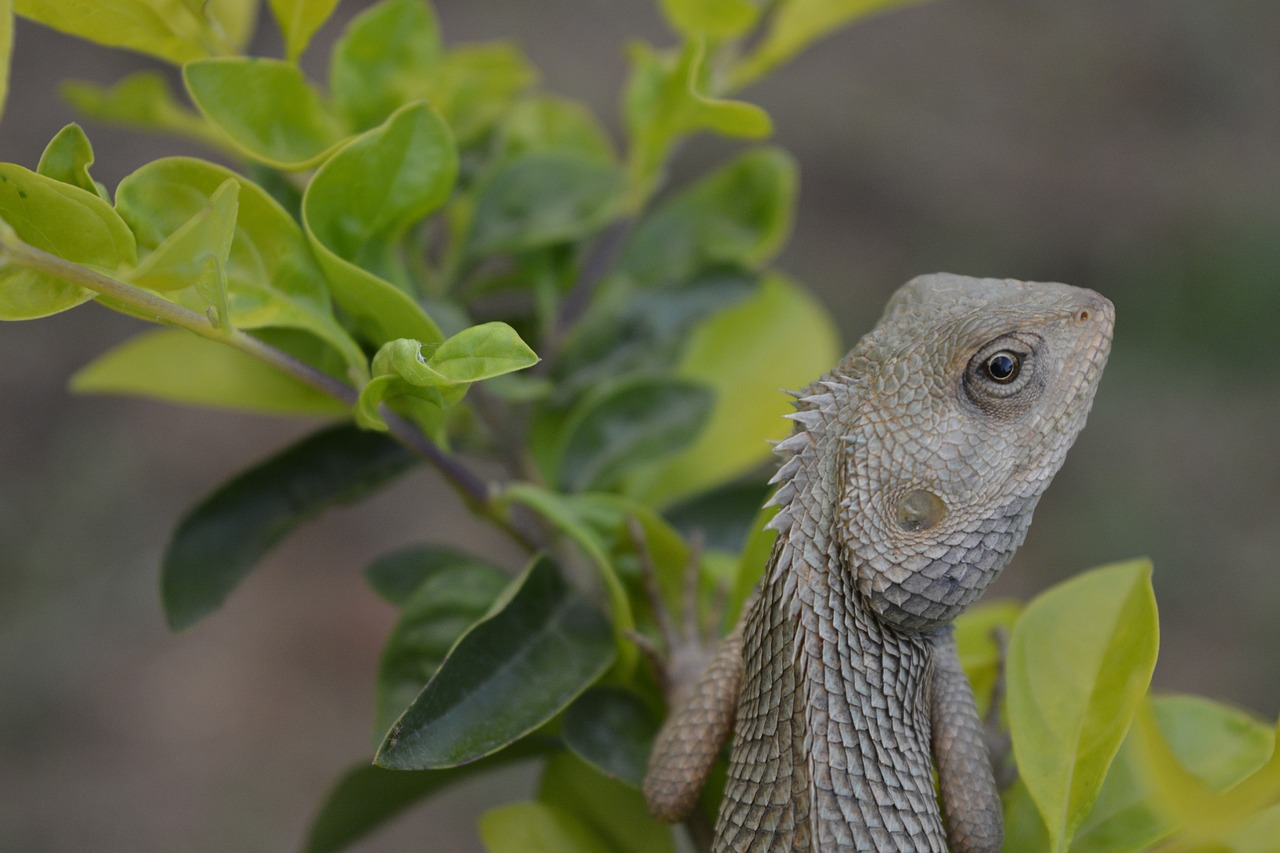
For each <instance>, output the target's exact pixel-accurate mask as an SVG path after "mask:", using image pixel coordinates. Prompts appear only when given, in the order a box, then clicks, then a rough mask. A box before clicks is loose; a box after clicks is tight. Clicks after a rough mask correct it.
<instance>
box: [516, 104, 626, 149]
mask: <svg viewBox="0 0 1280 853" xmlns="http://www.w3.org/2000/svg"><path fill="white" fill-rule="evenodd" d="M497 136H498V141H497V146H496V152H495V155H494V156H495V157H497V158H498V159H499V160H509V159H511V158H514V157H518V156H520V155H521V154H545V153H548V152H552V151H554V152H559V153H564V154H576V155H577V156H579V157H585V158H588V159H591V160H599V161H602V162H606V163H612V162H613V161H614V159H615V158H616V156H617V154H616V152H615V151H614V147H613V141H612V140H611V139H610V138H609V134H608V133H607V132H606V131H605V129H604V128H603V127H601V126H600V122H599V121H597V120H596V117H595V115H593V114H592V112H591V110H589V109H587V108H586V107H585V106H584V105H582V104H581V103H579V102H578V101H572V100H569V99H567V98H560V97H556V96H554V95H546V94H538V95H533V96H531V97H528V98H526V99H524V100H522V101H520V102H519V103H518V104H516V105H515V106H514V107H512V108H511V111H510V112H509V113H507V115H506V117H505V118H504V119H503V121H502V125H501V127H499V128H498V134H497Z"/></svg>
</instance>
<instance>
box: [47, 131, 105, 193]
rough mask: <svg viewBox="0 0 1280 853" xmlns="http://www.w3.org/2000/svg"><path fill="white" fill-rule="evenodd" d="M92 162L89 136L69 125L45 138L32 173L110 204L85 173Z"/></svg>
mask: <svg viewBox="0 0 1280 853" xmlns="http://www.w3.org/2000/svg"><path fill="white" fill-rule="evenodd" d="M92 165H93V146H92V145H90V144H89V137H87V136H85V134H84V130H83V129H82V128H81V127H80V125H78V124H69V125H67V126H66V127H64V128H62V130H60V131H58V132H57V134H56V135H55V136H54V137H53V139H51V140H49V144H48V145H46V146H45V149H44V153H43V154H41V155H40V165H38V166H36V172H38V173H39V174H41V175H44V176H45V177H48V178H53V179H54V180H56V181H62V182H63V183H64V184H71V186H73V187H79V188H80V189H82V190H84V191H85V192H89V193H93V194H94V195H96V196H97V197H98V198H100V199H102V200H103V201H105V202H107V203H108V204H110V203H111V200H110V199H109V198H107V196H106V193H105V192H104V191H103V189H102V187H100V186H99V185H98V184H97V182H95V181H94V180H93V178H91V177H90V176H89V167H90V166H92Z"/></svg>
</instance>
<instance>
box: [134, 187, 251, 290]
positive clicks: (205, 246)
mask: <svg viewBox="0 0 1280 853" xmlns="http://www.w3.org/2000/svg"><path fill="white" fill-rule="evenodd" d="M239 194H240V184H239V182H237V181H236V180H235V179H234V178H227V180H225V181H223V183H222V185H221V186H219V187H218V188H217V189H216V190H214V192H213V195H211V196H209V201H208V204H207V205H206V206H205V207H204V209H202V210H200V211H199V212H197V213H196V214H195V215H194V216H192V217H191V218H190V219H189V220H187V221H186V222H185V223H184V224H183V225H182V226H180V227H179V228H178V229H177V230H176V231H174V232H173V233H172V234H170V235H169V236H168V237H166V238H165V239H164V241H163V242H162V243H160V245H158V246H156V247H155V249H154V250H152V252H151V253H150V254H148V255H147V256H146V257H145V258H143V259H142V263H140V264H139V265H138V267H137V269H135V270H133V271H132V272H130V273H129V275H128V276H127V278H128V280H129V281H130V282H131V283H132V284H136V285H138V286H139V287H146V288H149V289H151V290H159V291H169V290H181V289H183V288H186V287H192V286H193V283H194V282H196V281H197V280H198V279H199V278H200V277H201V275H202V274H203V273H204V272H205V269H206V262H207V261H208V260H210V259H213V260H214V261H216V262H217V264H219V266H220V267H222V268H225V267H226V265H227V259H228V257H229V255H230V254H231V241H232V240H233V239H234V238H235V233H236V212H237V210H238V209H239V206H238V203H237V201H238V197H239Z"/></svg>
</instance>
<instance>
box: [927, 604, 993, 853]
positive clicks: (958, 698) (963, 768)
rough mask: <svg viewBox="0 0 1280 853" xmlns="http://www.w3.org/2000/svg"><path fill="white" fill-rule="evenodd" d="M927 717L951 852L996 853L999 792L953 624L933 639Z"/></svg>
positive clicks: (934, 635)
mask: <svg viewBox="0 0 1280 853" xmlns="http://www.w3.org/2000/svg"><path fill="white" fill-rule="evenodd" d="M931 639H932V641H933V643H932V645H933V668H932V676H931V680H930V685H929V694H928V695H929V699H928V701H929V718H930V722H931V724H932V728H933V759H934V766H935V767H936V768H937V770H938V787H939V788H940V789H941V792H942V808H943V812H944V813H945V815H946V824H947V843H948V845H949V846H950V848H951V853H996V851H998V850H999V849H1000V844H1001V841H1002V840H1003V837H1004V828H1003V822H1002V818H1001V814H1002V813H1001V808H1000V794H999V791H998V789H997V788H996V781H995V776H994V774H993V772H992V769H991V761H990V759H989V757H988V755H987V744H986V734H985V730H984V728H983V725H982V721H981V720H980V719H979V718H978V710H977V708H976V706H975V705H974V702H973V688H971V687H970V686H969V679H968V678H966V677H965V674H964V670H963V669H961V668H960V657H959V655H958V654H957V652H956V641H955V635H954V634H953V633H952V629H951V626H950V625H948V626H946V627H945V628H939V629H938V630H937V631H935V632H934V633H933V635H932V638H931Z"/></svg>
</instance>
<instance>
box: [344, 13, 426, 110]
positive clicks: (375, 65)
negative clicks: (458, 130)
mask: <svg viewBox="0 0 1280 853" xmlns="http://www.w3.org/2000/svg"><path fill="white" fill-rule="evenodd" d="M443 56H444V50H443V48H442V47H441V45H440V29H439V26H438V25H437V24H436V19H435V14H434V13H433V12H432V10H431V6H430V5H429V4H427V3H425V2H423V0H383V2H381V3H376V4H374V5H373V6H370V7H369V8H368V9H365V10H364V11H363V12H361V13H360V14H359V15H357V16H356V17H354V18H352V19H351V23H350V24H348V25H347V29H346V31H345V32H344V33H343V34H342V37H341V38H340V39H338V43H337V45H335V46H334V49H333V56H332V58H331V61H330V67H329V87H330V88H331V89H332V90H333V98H334V101H335V103H336V104H337V107H338V109H339V111H341V113H342V114H343V115H344V116H346V117H347V120H348V121H350V123H351V124H352V126H353V127H355V128H356V129H358V130H366V129H368V128H370V127H374V126H376V125H378V124H381V123H382V122H383V121H384V120H385V119H386V118H387V116H389V115H391V114H392V113H393V112H395V111H396V110H397V109H399V108H400V107H401V106H403V105H404V104H407V103H409V102H410V101H417V100H423V99H426V98H428V95H429V89H430V84H429V80H430V79H431V77H432V75H433V73H434V72H435V70H436V68H437V67H438V66H439V65H440V63H441V62H442V60H443Z"/></svg>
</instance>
